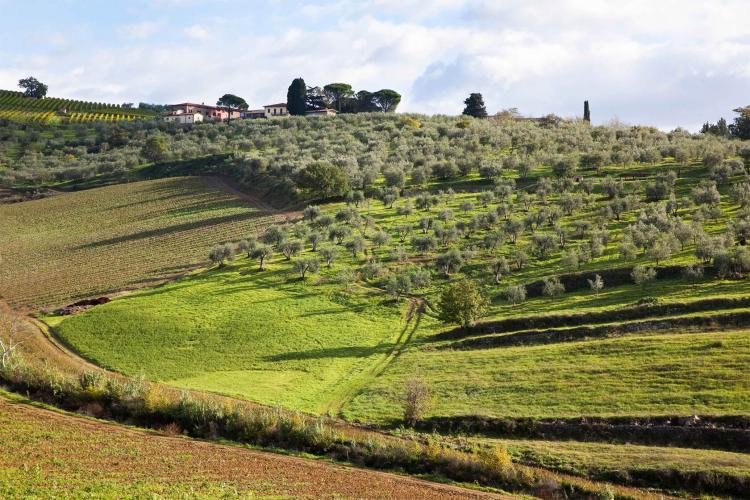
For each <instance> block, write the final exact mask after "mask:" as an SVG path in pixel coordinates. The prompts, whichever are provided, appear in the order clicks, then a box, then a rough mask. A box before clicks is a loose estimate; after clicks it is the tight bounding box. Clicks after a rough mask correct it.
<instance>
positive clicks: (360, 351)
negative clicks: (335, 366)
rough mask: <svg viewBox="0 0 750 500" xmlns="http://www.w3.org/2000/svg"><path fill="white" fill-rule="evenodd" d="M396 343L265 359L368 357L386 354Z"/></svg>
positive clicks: (276, 355)
mask: <svg viewBox="0 0 750 500" xmlns="http://www.w3.org/2000/svg"><path fill="white" fill-rule="evenodd" d="M394 346H395V344H380V345H377V346H372V347H366V346H350V347H331V348H326V349H310V350H307V351H292V352H285V353H282V354H274V355H273V356H266V357H264V358H263V359H264V361H304V360H311V359H330V358H367V357H370V356H372V355H375V354H384V353H386V352H388V351H390V350H392V349H393V348H394Z"/></svg>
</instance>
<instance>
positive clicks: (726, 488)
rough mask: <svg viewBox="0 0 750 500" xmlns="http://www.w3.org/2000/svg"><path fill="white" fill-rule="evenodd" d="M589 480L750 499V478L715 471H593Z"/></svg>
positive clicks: (649, 469) (590, 472)
mask: <svg viewBox="0 0 750 500" xmlns="http://www.w3.org/2000/svg"><path fill="white" fill-rule="evenodd" d="M587 476H588V477H590V478H591V479H594V480H597V481H610V482H612V483H617V484H623V485H627V486H634V487H637V488H648V487H651V486H653V485H654V484H658V485H659V487H661V488H665V489H671V490H677V491H696V492H711V493H712V494H714V495H728V496H730V497H733V498H748V496H750V476H745V475H742V473H741V472H738V473H737V474H736V475H735V474H729V473H725V472H716V471H712V470H701V471H685V470H679V469H655V468H633V469H620V470H612V469H605V470H590V471H588V474H587Z"/></svg>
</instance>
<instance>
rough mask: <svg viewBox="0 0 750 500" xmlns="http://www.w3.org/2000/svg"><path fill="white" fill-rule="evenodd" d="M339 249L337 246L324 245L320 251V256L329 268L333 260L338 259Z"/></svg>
mask: <svg viewBox="0 0 750 500" xmlns="http://www.w3.org/2000/svg"><path fill="white" fill-rule="evenodd" d="M338 254H339V249H338V248H336V247H335V246H328V247H322V248H321V249H320V250H319V251H318V255H320V258H321V259H323V260H324V261H325V263H326V267H328V268H329V269H330V268H331V266H332V265H333V261H335V260H336V257H338Z"/></svg>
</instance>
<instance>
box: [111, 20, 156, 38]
mask: <svg viewBox="0 0 750 500" xmlns="http://www.w3.org/2000/svg"><path fill="white" fill-rule="evenodd" d="M163 25H164V23H162V22H159V21H142V22H140V23H135V24H128V25H125V26H122V27H120V28H119V29H118V32H119V34H120V35H121V36H123V37H125V38H130V39H133V40H146V39H148V38H151V37H152V36H153V35H155V34H156V33H157V32H158V31H159V30H160V29H161V28H162V26H163Z"/></svg>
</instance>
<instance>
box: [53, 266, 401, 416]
mask: <svg viewBox="0 0 750 500" xmlns="http://www.w3.org/2000/svg"><path fill="white" fill-rule="evenodd" d="M246 262H247V261H246V260H245V259H241V260H240V261H239V262H237V263H235V264H233V265H230V266H227V267H225V268H223V269H218V270H214V271H210V272H206V273H202V274H199V275H196V276H191V277H188V278H185V279H182V280H180V281H178V282H176V283H172V284H168V285H164V286H161V287H158V288H155V289H152V290H144V291H141V292H136V293H134V294H132V295H129V296H126V297H122V298H120V299H118V300H115V301H113V302H111V303H109V304H106V305H103V306H99V307H97V308H94V309H92V310H90V311H88V312H86V313H84V314H82V315H79V316H75V317H72V318H70V319H67V320H65V321H63V322H62V323H61V324H60V326H59V327H58V330H59V333H60V335H61V336H62V337H63V339H64V340H66V341H67V342H69V343H70V344H71V345H72V346H74V347H75V348H76V349H78V350H79V351H80V352H81V353H82V354H83V355H84V356H86V357H89V358H91V359H93V360H94V361H96V362H97V363H100V364H102V365H103V366H105V367H108V368H112V369H114V370H118V371H121V372H124V373H127V374H138V373H143V374H144V375H145V376H146V377H148V378H152V379H157V380H164V381H169V382H170V383H172V384H175V385H178V386H183V387H190V388H197V389H206V390H212V391H217V392H222V393H226V394H232V395H238V396H242V397H245V398H248V399H252V400H257V401H261V402H264V403H269V404H281V405H284V406H287V407H291V408H299V409H303V410H309V411H322V410H323V409H324V408H325V405H326V403H328V402H329V399H330V398H331V397H333V394H334V393H335V392H336V390H337V388H338V387H339V386H341V385H342V384H345V383H347V382H348V381H349V380H350V379H351V378H352V377H355V376H356V375H357V374H358V373H359V372H360V371H362V370H363V369H365V368H366V367H367V366H368V364H369V363H371V362H373V361H374V360H377V359H378V358H379V357H381V356H383V355H385V353H386V352H387V350H388V349H389V348H390V347H391V346H392V342H393V341H395V339H396V338H397V337H398V334H399V332H400V330H401V323H402V317H401V316H402V313H401V308H400V307H394V306H390V307H382V306H381V305H380V302H381V299H380V298H378V297H377V296H374V294H373V292H371V291H367V290H363V289H359V290H354V291H352V292H350V293H347V292H343V291H341V289H340V286H339V285H336V284H327V283H321V284H313V282H314V280H315V279H317V278H312V279H311V278H308V282H307V283H305V284H303V283H301V282H300V281H299V279H298V278H297V277H296V275H294V274H292V273H290V272H288V271H287V270H286V269H280V267H281V266H280V265H279V264H275V267H276V268H277V270H275V271H273V270H267V271H264V272H262V273H261V272H257V271H256V267H257V266H256V265H255V264H247V263H246Z"/></svg>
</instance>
